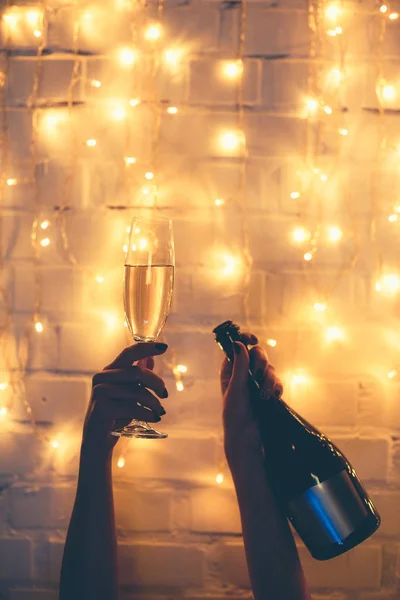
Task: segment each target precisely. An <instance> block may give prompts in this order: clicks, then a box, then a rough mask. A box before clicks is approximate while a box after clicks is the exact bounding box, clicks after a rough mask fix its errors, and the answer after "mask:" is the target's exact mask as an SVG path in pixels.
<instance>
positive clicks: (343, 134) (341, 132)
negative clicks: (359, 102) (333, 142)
mask: <svg viewBox="0 0 400 600" xmlns="http://www.w3.org/2000/svg"><path fill="white" fill-rule="evenodd" d="M339 134H340V135H342V136H343V137H345V136H346V135H349V132H348V130H347V129H345V128H344V127H341V128H340V129H339Z"/></svg>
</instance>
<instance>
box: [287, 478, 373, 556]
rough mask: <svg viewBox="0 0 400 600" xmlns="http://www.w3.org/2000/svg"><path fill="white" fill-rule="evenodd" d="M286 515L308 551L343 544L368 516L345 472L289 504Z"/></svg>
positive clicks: (319, 484) (311, 489) (318, 485)
mask: <svg viewBox="0 0 400 600" xmlns="http://www.w3.org/2000/svg"><path fill="white" fill-rule="evenodd" d="M289 511H290V512H289V517H290V520H291V522H292V524H293V526H294V527H295V529H296V530H297V533H298V534H299V536H300V537H301V538H302V540H303V542H304V543H305V544H306V546H311V547H318V546H326V545H327V544H333V543H338V544H342V543H343V541H344V540H345V539H346V538H347V537H348V536H349V535H350V534H351V533H352V532H353V531H354V530H355V529H357V527H358V526H359V525H360V523H362V521H363V519H365V517H366V516H367V514H368V513H367V509H366V508H365V506H364V504H363V502H362V500H361V498H360V496H359V494H358V492H357V490H356V488H355V486H354V484H353V482H352V480H351V478H350V476H349V474H348V472H347V471H346V470H344V471H341V472H340V473H338V474H337V475H334V476H333V477H331V478H330V479H327V480H326V481H323V482H322V483H317V484H316V485H314V486H313V487H311V488H309V489H308V490H307V491H306V492H304V494H302V495H301V496H299V497H298V498H296V499H295V500H291V501H290V502H289Z"/></svg>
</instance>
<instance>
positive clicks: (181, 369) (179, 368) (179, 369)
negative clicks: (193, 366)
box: [176, 365, 187, 373]
mask: <svg viewBox="0 0 400 600" xmlns="http://www.w3.org/2000/svg"><path fill="white" fill-rule="evenodd" d="M176 370H177V372H178V373H187V366H186V365H177V366H176Z"/></svg>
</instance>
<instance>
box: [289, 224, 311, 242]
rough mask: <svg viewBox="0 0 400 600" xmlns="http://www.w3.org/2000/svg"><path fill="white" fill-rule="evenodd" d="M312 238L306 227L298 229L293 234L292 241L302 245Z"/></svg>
mask: <svg viewBox="0 0 400 600" xmlns="http://www.w3.org/2000/svg"><path fill="white" fill-rule="evenodd" d="M309 237H310V232H309V231H307V230H306V229H304V227H296V229H294V230H293V232H292V240H293V241H294V242H296V244H302V243H303V242H305V241H306V240H308V239H309Z"/></svg>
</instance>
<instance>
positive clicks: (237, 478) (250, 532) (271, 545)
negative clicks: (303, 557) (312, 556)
mask: <svg viewBox="0 0 400 600" xmlns="http://www.w3.org/2000/svg"><path fill="white" fill-rule="evenodd" d="M235 454H236V458H235V459H234V460H230V461H229V463H230V468H231V472H232V476H233V481H234V484H235V488H236V494H237V498H238V502H239V509H240V515H241V520H242V529H243V539H244V545H245V550H246V558H247V565H248V569H249V575H250V580H251V584H252V588H253V593H254V598H255V600H310V594H309V592H308V589H307V585H306V582H305V579H304V574H303V570H302V567H301V564H300V560H299V556H298V552H297V548H296V544H295V541H294V537H293V534H292V532H291V530H290V527H289V523H288V520H287V518H286V517H285V515H284V514H283V512H282V511H281V509H280V507H279V506H278V504H277V502H276V500H275V497H274V495H273V493H272V490H271V488H270V486H269V485H268V482H267V479H266V474H265V470H264V464H263V460H264V459H263V456H262V452H261V450H260V449H258V450H255V449H252V450H251V451H248V450H246V451H245V452H244V453H241V454H240V455H238V453H237V452H236V453H235Z"/></svg>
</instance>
